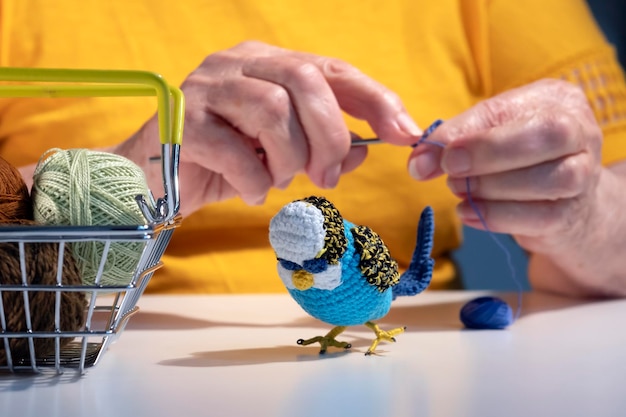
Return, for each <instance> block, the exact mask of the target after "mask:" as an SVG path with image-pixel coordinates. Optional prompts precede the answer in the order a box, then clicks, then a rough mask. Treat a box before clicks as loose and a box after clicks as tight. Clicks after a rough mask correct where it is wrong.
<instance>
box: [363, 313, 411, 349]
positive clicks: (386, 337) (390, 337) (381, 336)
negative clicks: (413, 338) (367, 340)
mask: <svg viewBox="0 0 626 417" xmlns="http://www.w3.org/2000/svg"><path fill="white" fill-rule="evenodd" d="M365 325H366V326H367V327H369V328H370V329H372V331H373V332H374V333H375V334H376V339H374V341H373V342H372V345H371V346H370V348H369V349H368V350H367V352H365V355H366V356H369V355H371V354H372V353H374V350H376V347H377V346H378V344H379V343H380V342H382V341H386V342H395V341H396V338H395V337H394V336H396V335H398V334H400V333H404V331H405V330H406V327H398V328H396V329H392V330H381V329H380V327H378V325H377V324H376V323H373V322H371V321H368V322H367V323H365Z"/></svg>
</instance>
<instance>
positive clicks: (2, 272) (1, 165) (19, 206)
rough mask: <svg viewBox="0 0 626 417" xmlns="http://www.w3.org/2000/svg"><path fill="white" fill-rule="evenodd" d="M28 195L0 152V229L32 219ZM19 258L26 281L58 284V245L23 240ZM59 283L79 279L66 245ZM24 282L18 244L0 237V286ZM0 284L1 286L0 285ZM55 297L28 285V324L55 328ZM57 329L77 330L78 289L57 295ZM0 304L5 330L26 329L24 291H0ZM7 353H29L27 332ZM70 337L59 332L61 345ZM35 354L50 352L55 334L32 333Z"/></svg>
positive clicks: (80, 318)
mask: <svg viewBox="0 0 626 417" xmlns="http://www.w3.org/2000/svg"><path fill="white" fill-rule="evenodd" d="M32 216H33V212H32V200H31V198H30V195H29V192H28V187H27V185H26V183H25V182H24V179H23V177H22V175H21V174H20V172H19V171H18V170H17V169H16V168H15V167H14V166H12V165H11V164H9V163H8V162H7V161H6V160H4V159H3V158H1V157H0V233H1V230H2V227H3V226H6V225H30V224H33V223H34V221H33V220H32ZM24 255H25V256H24V258H25V266H26V283H27V284H36V285H39V284H40V285H50V286H53V287H55V289H58V287H57V263H58V245H57V244H55V243H25V244H24ZM61 283H62V284H64V285H80V284H81V278H80V275H79V272H78V268H77V267H76V264H75V262H74V259H73V258H72V256H71V254H70V253H69V251H67V250H66V251H65V256H64V259H63V273H62V275H61ZM1 285H23V279H22V272H21V266H20V253H19V246H18V244H17V243H15V242H0V286H1ZM0 290H1V287H0ZM55 299H56V295H55V293H54V292H52V291H32V292H29V294H28V300H29V306H30V309H29V311H30V318H31V330H33V331H45V332H52V331H54V330H55ZM60 302H61V305H60V313H61V314H60V323H59V325H60V328H59V330H60V331H77V330H79V329H80V328H81V327H82V326H83V323H84V311H85V307H86V301H85V297H84V294H82V293H81V292H62V293H61V297H60ZM2 308H3V312H4V318H5V326H6V327H5V331H7V332H20V333H21V332H26V331H27V330H28V327H27V323H26V316H25V305H24V293H23V292H22V291H8V290H5V291H2ZM7 340H8V342H9V348H10V350H11V358H12V359H13V360H14V361H19V360H21V359H24V358H28V357H29V356H30V355H29V351H30V350H29V344H28V339H26V338H9V339H7ZM71 340H72V338H61V339H60V345H61V346H64V345H66V344H67V343H69V342H70V341H71ZM33 343H34V348H35V354H36V356H37V357H42V356H47V355H49V354H51V353H53V352H54V344H55V342H54V338H33ZM6 359H7V352H6V347H5V343H4V341H3V340H0V366H1V365H6Z"/></svg>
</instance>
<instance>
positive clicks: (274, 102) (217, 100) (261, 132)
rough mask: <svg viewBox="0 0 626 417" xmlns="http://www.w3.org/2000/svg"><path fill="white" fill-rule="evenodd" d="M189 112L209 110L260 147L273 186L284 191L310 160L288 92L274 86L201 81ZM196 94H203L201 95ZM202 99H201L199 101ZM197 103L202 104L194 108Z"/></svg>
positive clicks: (248, 80)
mask: <svg viewBox="0 0 626 417" xmlns="http://www.w3.org/2000/svg"><path fill="white" fill-rule="evenodd" d="M199 82H201V83H202V89H198V88H196V89H194V90H192V91H194V93H193V95H192V96H191V97H189V98H188V103H189V104H188V105H187V107H189V108H205V109H206V110H207V111H208V112H212V113H215V114H216V115H219V116H220V117H221V119H222V121H221V123H224V122H227V123H228V124H230V125H231V126H232V127H233V128H235V129H236V130H238V131H239V132H241V133H242V134H243V137H248V138H251V139H252V140H253V141H254V143H256V144H259V145H260V146H261V147H262V148H263V149H264V152H265V158H266V165H267V168H268V169H269V172H270V174H271V176H272V184H273V185H274V186H276V187H279V188H282V187H284V186H285V185H286V184H288V183H289V181H290V180H291V178H293V176H294V175H295V174H296V173H297V172H300V171H302V169H303V168H304V167H305V166H306V164H307V161H308V159H309V150H308V145H307V142H306V136H305V132H304V130H303V128H302V126H301V124H300V121H299V119H298V117H297V115H296V112H295V109H294V108H293V105H292V102H291V98H290V97H289V94H288V92H287V91H286V90H285V89H284V88H282V87H280V86H278V85H276V84H274V83H270V82H266V81H263V80H259V79H254V78H247V77H242V76H236V77H227V78H225V79H221V80H219V81H216V80H214V79H213V78H210V79H204V80H201V81H199ZM196 91H202V93H201V94H200V95H199V94H198V93H195V92H196ZM198 96H199V97H198ZM193 100H196V101H199V102H200V103H199V104H195V105H194V104H192V103H193Z"/></svg>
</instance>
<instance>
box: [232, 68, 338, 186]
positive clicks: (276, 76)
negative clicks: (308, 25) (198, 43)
mask: <svg viewBox="0 0 626 417" xmlns="http://www.w3.org/2000/svg"><path fill="white" fill-rule="evenodd" d="M243 73H244V75H246V76H252V77H255V78H259V79H262V80H265V81H268V82H271V83H274V84H275V85H277V86H280V87H281V88H284V89H285V90H286V91H287V92H288V96H287V97H288V98H290V99H291V103H293V107H294V108H295V113H296V114H295V115H292V117H297V119H298V120H299V122H300V124H301V126H302V129H303V130H304V135H305V137H306V140H307V142H308V151H309V160H308V163H307V166H306V171H307V173H308V175H309V177H310V178H311V180H312V181H313V182H314V183H315V184H317V185H318V186H321V187H325V188H330V187H334V186H335V185H336V184H337V182H338V180H339V175H340V174H341V165H342V161H343V159H344V158H345V157H346V155H347V154H348V152H349V150H350V132H349V131H348V129H347V126H346V123H345V121H344V119H343V114H342V111H341V108H340V107H339V103H338V102H337V99H336V98H335V95H334V94H333V91H332V90H331V88H330V86H329V85H328V83H327V82H326V80H325V78H324V75H323V74H322V73H321V72H320V71H319V68H318V67H317V66H315V65H313V64H311V63H310V62H307V61H303V60H300V59H294V58H291V57H264V58H257V59H252V60H250V61H248V62H247V63H246V64H244V66H243Z"/></svg>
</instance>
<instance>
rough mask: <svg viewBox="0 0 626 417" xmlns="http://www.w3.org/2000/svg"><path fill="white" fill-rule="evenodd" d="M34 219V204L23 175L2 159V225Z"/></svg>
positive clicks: (0, 193)
mask: <svg viewBox="0 0 626 417" xmlns="http://www.w3.org/2000/svg"><path fill="white" fill-rule="evenodd" d="M32 218H33V204H32V201H31V199H30V194H29V192H28V186H27V185H26V183H25V182H24V178H23V177H22V174H21V173H20V172H19V171H18V170H17V168H15V167H14V166H13V165H11V164H10V163H9V162H7V161H6V160H5V159H4V158H2V157H0V223H15V222H18V221H20V220H24V219H32Z"/></svg>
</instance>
